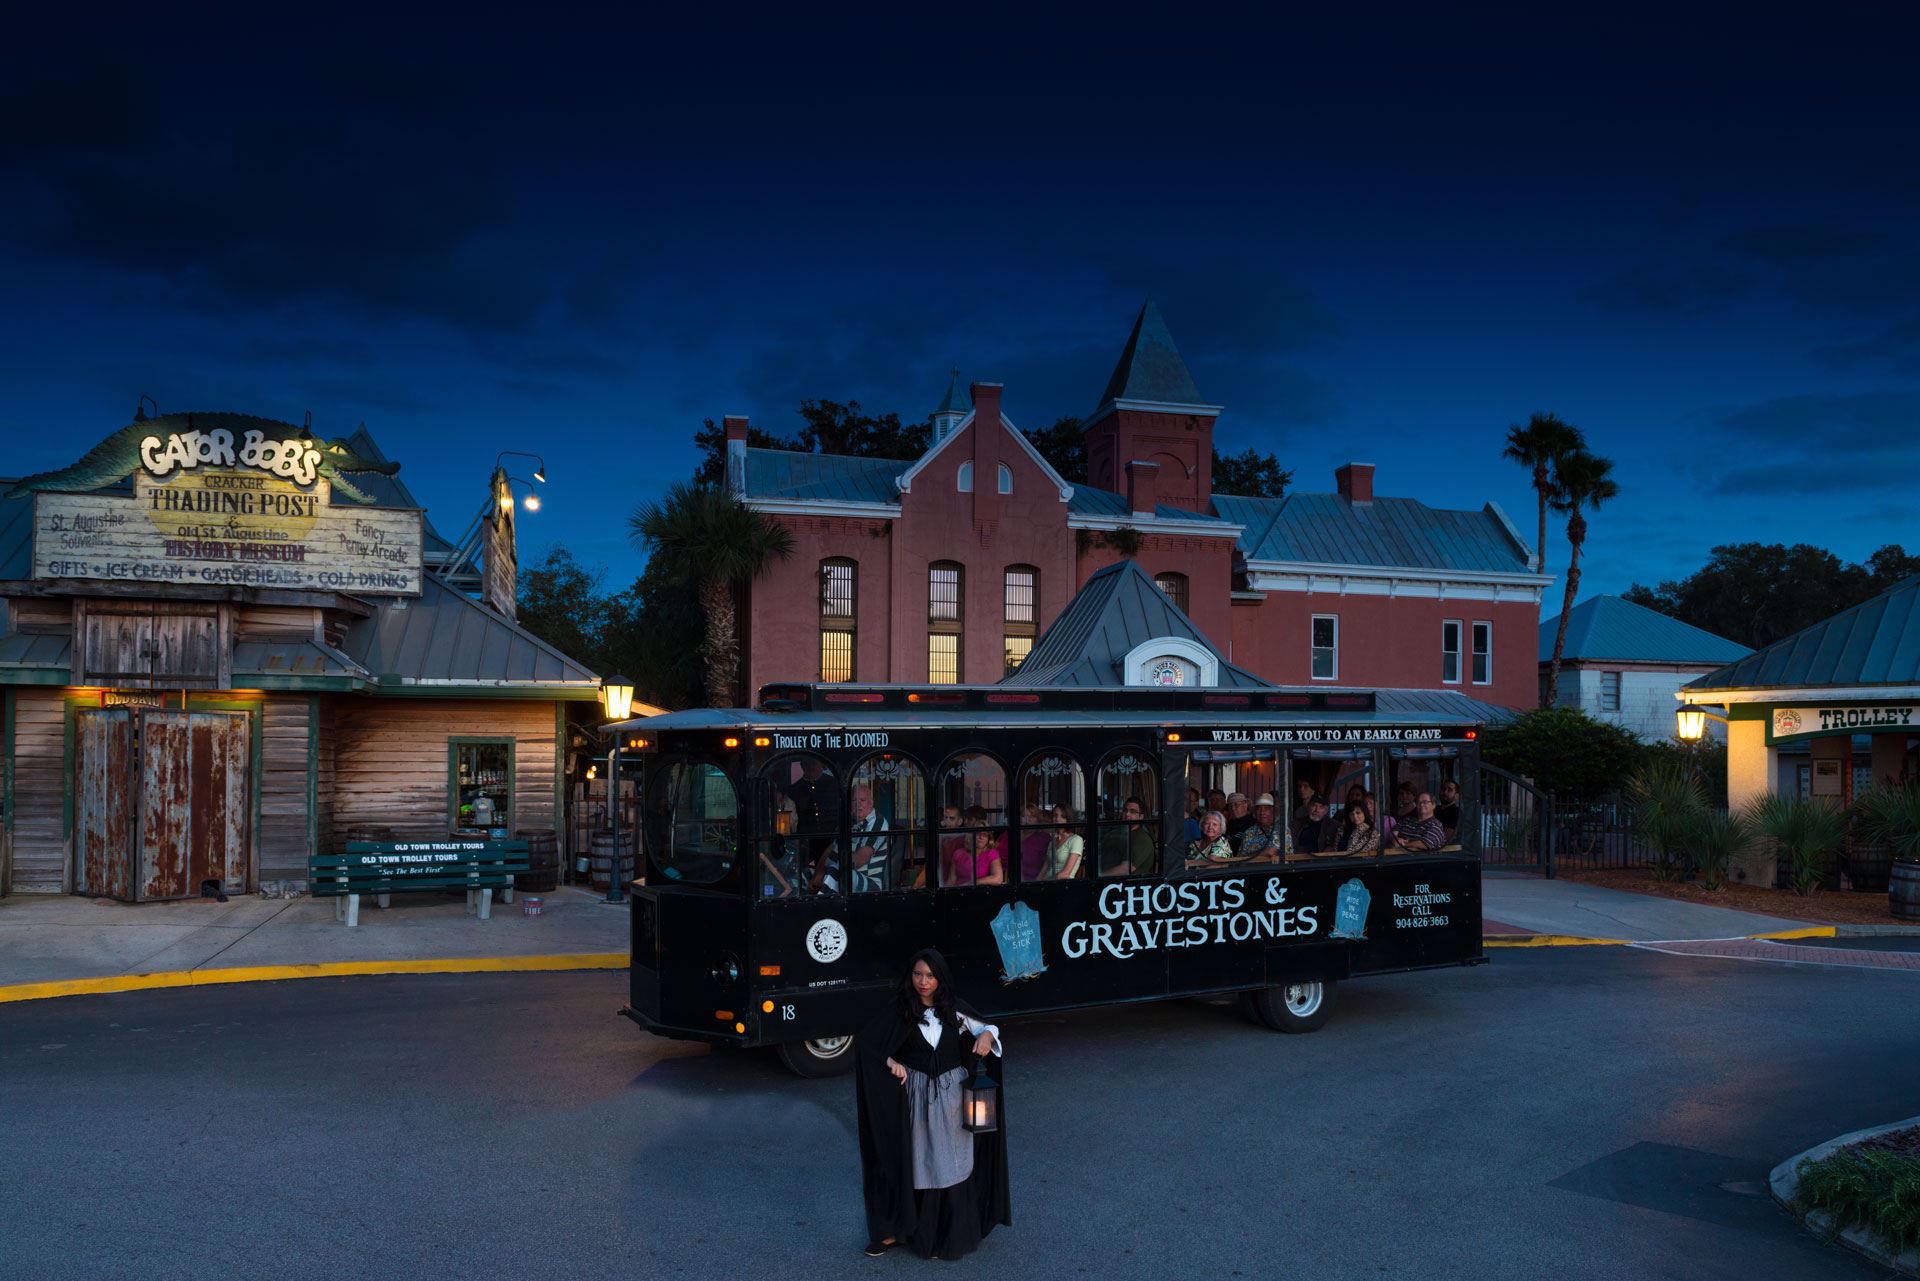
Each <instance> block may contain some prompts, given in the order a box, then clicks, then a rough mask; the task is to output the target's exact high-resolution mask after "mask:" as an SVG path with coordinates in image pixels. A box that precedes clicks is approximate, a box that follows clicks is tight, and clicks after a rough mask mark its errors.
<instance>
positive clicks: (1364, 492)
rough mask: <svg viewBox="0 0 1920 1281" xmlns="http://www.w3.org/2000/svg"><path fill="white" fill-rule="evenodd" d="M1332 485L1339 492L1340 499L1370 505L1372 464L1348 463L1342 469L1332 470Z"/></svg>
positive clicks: (1371, 496) (1371, 498) (1371, 499)
mask: <svg viewBox="0 0 1920 1281" xmlns="http://www.w3.org/2000/svg"><path fill="white" fill-rule="evenodd" d="M1333 483H1334V485H1335V486H1337V487H1338V488H1339V490H1340V497H1342V498H1344V499H1346V500H1347V501H1348V502H1350V503H1370V502H1372V501H1373V464H1372V463H1348V464H1347V465H1346V466H1344V467H1336V468H1334V469H1333Z"/></svg>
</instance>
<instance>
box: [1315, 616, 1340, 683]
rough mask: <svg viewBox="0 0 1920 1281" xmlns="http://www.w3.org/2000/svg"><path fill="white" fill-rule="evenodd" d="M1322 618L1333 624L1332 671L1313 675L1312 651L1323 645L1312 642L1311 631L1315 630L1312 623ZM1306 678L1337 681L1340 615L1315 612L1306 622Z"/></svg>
mask: <svg viewBox="0 0 1920 1281" xmlns="http://www.w3.org/2000/svg"><path fill="white" fill-rule="evenodd" d="M1323 618H1324V619H1326V620H1327V621H1328V622H1330V623H1332V624H1333V645H1332V649H1333V673H1332V674H1331V675H1328V676H1315V675H1314V674H1313V652H1314V651H1315V650H1317V649H1321V648H1324V647H1323V646H1320V645H1316V644H1314V643H1313V633H1314V630H1315V629H1314V624H1315V623H1318V622H1319V621H1320V620H1321V619H1323ZM1307 678H1308V679H1309V680H1316V681H1337V680H1339V679H1340V615H1338V614H1315V615H1313V617H1312V618H1311V619H1310V620H1309V621H1308V623H1307Z"/></svg>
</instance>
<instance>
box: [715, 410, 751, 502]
mask: <svg viewBox="0 0 1920 1281" xmlns="http://www.w3.org/2000/svg"><path fill="white" fill-rule="evenodd" d="M720 421H721V423H722V425H724V426H725V427H726V429H727V492H728V493H730V494H745V493H746V492H747V416H746V415H745V414H727V415H726V416H725V417H723V418H722V419H721V420H720Z"/></svg>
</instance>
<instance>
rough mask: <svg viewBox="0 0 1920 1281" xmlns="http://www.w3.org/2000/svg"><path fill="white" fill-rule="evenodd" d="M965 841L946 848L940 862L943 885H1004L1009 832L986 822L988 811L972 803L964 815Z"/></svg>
mask: <svg viewBox="0 0 1920 1281" xmlns="http://www.w3.org/2000/svg"><path fill="white" fill-rule="evenodd" d="M963 818H964V821H965V823H966V826H967V827H968V828H969V829H971V830H970V831H968V832H966V833H965V836H966V838H967V839H966V844H965V845H964V846H962V847H960V848H956V849H951V850H949V851H947V853H946V855H945V857H944V859H943V860H942V864H941V869H940V871H941V877H940V883H941V884H942V885H1004V884H1006V880H1007V840H1006V833H1005V832H1004V831H1002V830H1001V829H999V828H995V827H989V826H987V811H986V809H985V808H984V807H982V806H979V805H969V806H968V807H967V812H966V814H965V815H964V816H963Z"/></svg>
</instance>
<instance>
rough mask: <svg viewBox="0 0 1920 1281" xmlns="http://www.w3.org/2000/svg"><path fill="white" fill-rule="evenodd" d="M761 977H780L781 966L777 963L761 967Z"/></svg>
mask: <svg viewBox="0 0 1920 1281" xmlns="http://www.w3.org/2000/svg"><path fill="white" fill-rule="evenodd" d="M760 977H761V978H763V979H777V978H779V977H780V967H779V966H777V965H763V966H761V967H760Z"/></svg>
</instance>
